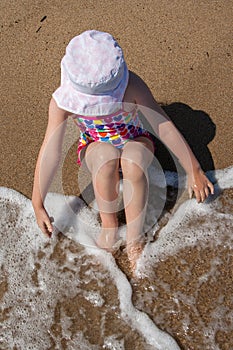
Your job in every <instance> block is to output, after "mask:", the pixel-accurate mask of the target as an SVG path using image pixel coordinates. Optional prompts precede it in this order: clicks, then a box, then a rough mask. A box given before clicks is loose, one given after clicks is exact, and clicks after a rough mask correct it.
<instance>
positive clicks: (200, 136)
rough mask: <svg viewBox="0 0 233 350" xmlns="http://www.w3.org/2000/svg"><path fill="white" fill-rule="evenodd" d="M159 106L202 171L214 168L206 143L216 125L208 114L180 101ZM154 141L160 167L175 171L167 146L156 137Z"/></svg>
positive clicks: (214, 131)
mask: <svg viewBox="0 0 233 350" xmlns="http://www.w3.org/2000/svg"><path fill="white" fill-rule="evenodd" d="M161 107H162V108H163V110H164V111H165V112H166V114H167V115H168V116H169V117H170V119H171V120H172V122H173V123H174V124H175V126H176V128H177V129H178V130H179V131H180V133H181V134H182V135H183V136H184V138H185V139H186V141H187V142H188V144H189V146H190V147H191V149H192V151H193V153H194V155H195V157H196V158H197V160H198V161H199V163H200V165H201V167H202V169H203V171H205V172H207V171H209V170H214V161H213V158H212V155H211V153H210V151H209V149H208V144H209V143H210V142H211V141H212V140H213V138H214V136H215V133H216V125H215V124H214V123H213V122H212V120H211V118H210V117H209V115H208V114H207V113H205V112H203V111H200V110H193V109H192V108H191V107H189V106H188V105H186V104H184V103H181V102H174V103H172V104H169V105H161ZM153 137H154V136H153ZM154 138H155V137H154ZM155 142H156V158H157V159H158V161H159V163H160V164H161V166H162V168H163V169H164V170H168V171H176V166H175V163H174V161H173V159H172V156H171V155H170V153H169V151H168V150H167V148H166V147H165V146H164V145H163V144H162V142H161V141H159V140H158V139H157V138H156V140H155Z"/></svg>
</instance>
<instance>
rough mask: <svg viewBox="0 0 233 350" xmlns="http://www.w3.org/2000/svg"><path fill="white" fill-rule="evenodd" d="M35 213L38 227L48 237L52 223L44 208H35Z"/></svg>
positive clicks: (51, 230) (50, 233)
mask: <svg viewBox="0 0 233 350" xmlns="http://www.w3.org/2000/svg"><path fill="white" fill-rule="evenodd" d="M35 214H36V220H37V224H38V226H39V228H40V229H41V231H42V232H43V233H44V234H45V235H46V236H47V237H49V238H50V237H51V235H52V232H53V225H52V223H51V219H50V217H49V216H48V214H47V212H46V210H45V209H44V208H40V209H37V210H35Z"/></svg>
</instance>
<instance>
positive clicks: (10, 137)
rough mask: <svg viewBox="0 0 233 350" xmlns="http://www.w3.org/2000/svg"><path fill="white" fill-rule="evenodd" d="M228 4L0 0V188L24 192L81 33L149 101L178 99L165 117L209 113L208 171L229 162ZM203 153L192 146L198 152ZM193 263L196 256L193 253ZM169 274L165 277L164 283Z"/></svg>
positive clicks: (72, 178) (70, 189)
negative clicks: (112, 40) (106, 46)
mask: <svg viewBox="0 0 233 350" xmlns="http://www.w3.org/2000/svg"><path fill="white" fill-rule="evenodd" d="M232 10H233V3H232V1H230V0H224V1H223V0H222V1H211V0H209V1H194V0H193V1H191V0H185V1H184V0H180V1H178V0H176V1H164V0H162V1H158V0H154V1H152V0H151V1H149V0H146V1H143V2H139V1H131V0H128V1H122V0H119V1H117V2H116V1H102V0H101V1H90V0H88V1H82V0H80V1H75V0H72V1H68V0H64V1H58V0H53V1H49V2H48V1H44V0H41V1H29V0H24V1H16V0H15V1H11V2H9V1H7V0H2V1H1V67H0V69H1V81H0V84H1V137H0V147H1V153H0V161H1V175H0V176H1V178H0V185H1V186H5V187H10V188H13V189H15V190H17V191H19V192H21V193H23V194H24V195H26V196H27V197H29V198H30V196H31V190H32V182H33V172H34V167H35V162H36V158H37V154H38V151H39V148H40V145H41V142H42V140H43V136H44V132H45V128H46V122H47V109H48V103H49V100H50V98H51V94H52V92H53V91H54V90H55V89H56V88H57V87H58V85H59V80H60V60H61V58H62V56H63V55H64V51H65V47H66V45H67V44H68V42H69V40H70V39H71V38H72V37H73V36H75V35H77V34H79V33H80V32H82V31H84V30H86V29H98V30H103V31H108V32H110V33H112V34H113V35H114V36H115V37H116V38H117V40H118V41H119V43H120V44H121V46H122V47H123V49H124V52H125V57H126V60H127V62H128V66H129V68H130V69H131V70H133V71H135V72H136V73H137V74H139V75H140V76H141V77H142V78H144V79H145V81H146V82H147V84H148V85H149V87H150V88H151V89H152V92H153V93H154V95H155V97H156V99H157V100H158V101H160V102H163V103H165V104H167V105H171V104H173V103H174V102H176V103H177V105H175V107H176V108H175V109H174V108H172V111H173V114H174V113H175V112H176V111H177V113H181V114H182V113H183V114H185V117H186V116H187V115H188V116H190V118H192V117H195V116H196V115H197V113H201V114H202V115H205V116H206V117H208V116H209V118H210V119H209V122H210V121H212V123H213V124H215V125H216V134H214V133H213V130H212V131H211V132H212V134H211V133H210V134H211V135H210V136H209V137H208V138H207V141H206V142H204V143H205V152H207V153H208V151H207V148H206V144H207V143H209V145H208V147H209V153H208V154H207V158H208V161H207V163H208V164H207V165H206V170H208V168H209V169H210V168H211V167H213V166H214V167H215V168H216V169H221V168H225V167H228V166H230V165H232V163H233V154H232V149H233V138H232V134H233V133H232V131H233V123H232V106H231V101H232V32H231V28H232V15H233V11H232ZM173 107H174V105H173ZM168 108H169V107H168ZM187 110H188V112H187ZM182 111H183V112H182ZM195 111H199V112H195ZM200 111H201V112H200ZM186 114H187V115H186ZM184 120H186V119H185V118H184ZM186 121H187V120H186ZM192 121H193V120H192V119H190V123H191V124H192ZM194 124H195V123H194ZM207 124H208V123H207ZM207 124H206V123H205V127H206V125H207ZM213 124H211V123H210V127H211V128H212V126H213ZM200 128H202V125H201V124H200ZM207 129H208V128H207ZM196 131H198V130H196ZM190 132H191V136H192V130H191V131H189V133H190ZM199 132H201V133H202V132H203V131H202V129H201V130H200V129H199ZM207 133H208V130H207ZM197 134H198V132H197ZM203 137H204V136H203ZM75 148H76V146H75V145H74V146H73V147H72V149H71V150H70V152H69V154H68V156H67V159H66V165H67V166H66V167H65V171H64V188H65V191H66V192H67V193H72V194H74V193H77V194H78V193H79V188H78V185H77V180H76V178H77V171H78V167H77V165H76V163H75V159H76V154H75ZM202 151H203V148H202V149H201V150H199V151H197V154H198V155H199V156H200V157H201V154H202ZM199 160H200V161H201V159H199ZM211 162H212V163H211ZM193 259H197V252H195V251H194V252H193ZM203 259H204V258H203ZM168 264H171V265H172V264H174V262H173V261H171V262H168ZM165 269H166V268H165ZM161 271H163V270H161ZM228 271H230V269H228ZM155 278H156V276H155ZM173 279H175V277H174V276H172V275H171V276H169V280H170V281H171V285H172V281H173ZM229 281H232V276H229ZM220 282H221V281H220ZM145 283H146V282H145ZM145 283H144V284H143V285H142V286H141V288H142V290H143V288H144V287H145V285H146V284H145ZM143 286H144V287H143ZM194 287H195V286H194ZM207 287H208V288H207V291H206V293H205V291H203V296H202V301H201V305H202V306H203V305H206V307H204V306H203V309H202V310H203V313H204V314H206V315H207V314H208V307H209V306H208V303H207V301H205V298H204V296H205V295H208V291H209V290H210V289H211V286H207ZM138 288H139V287H138ZM139 291H140V288H139ZM139 291H138V293H139ZM136 292H137V291H136ZM136 294H137V293H136ZM136 294H135V295H136ZM205 302H206V304H205ZM157 308H159V305H157ZM148 313H149V311H148ZM151 317H152V316H151ZM194 321H195V320H194ZM172 322H173V321H172V320H170V323H169V327H170V329H173V333H174V334H176V336H177V339H179V340H180V342H181V343H182V344H183V346H184V348H185V349H186V350H187V349H191V347H190V346H191V345H190V344H185V335H184V334H183V335H182V334H178V331H177V332H176V330H177V327H178V326H177V324H176V325H174V323H172ZM162 326H163V325H161V327H162ZM164 327H165V326H164ZM193 332H195V330H193ZM216 341H217V343H218V344H223V345H222V349H230V346H231V345H230V340H229V341H228V340H227V338H226V335H224V334H219V335H218V339H217V340H216ZM221 342H222V343H221ZM200 344H201V341H200ZM224 344H225V345H224ZM224 346H225V347H224ZM200 349H201V348H200Z"/></svg>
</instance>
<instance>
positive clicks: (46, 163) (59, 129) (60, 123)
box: [32, 98, 68, 237]
mask: <svg viewBox="0 0 233 350" xmlns="http://www.w3.org/2000/svg"><path fill="white" fill-rule="evenodd" d="M67 117H68V113H67V112H66V111H63V110H62V109H60V108H58V106H57V104H56V102H55V101H54V99H53V98H52V99H51V101H50V105H49V118H48V125H47V130H46V133H45V137H44V141H43V143H42V146H41V149H40V152H39V156H38V159H37V163H36V169H35V176H34V185H33V192H32V205H33V208H34V211H35V215H36V219H37V223H38V226H39V227H40V229H41V230H42V231H43V233H44V234H45V235H47V236H49V237H50V236H51V234H52V231H53V226H52V224H51V220H50V218H49V215H48V213H47V212H46V210H45V208H44V204H43V203H44V199H45V196H46V194H47V191H48V189H49V186H50V184H51V182H52V180H53V177H54V175H55V173H56V170H57V168H58V165H59V162H60V159H61V151H62V142H63V137H64V134H65V130H66V124H67Z"/></svg>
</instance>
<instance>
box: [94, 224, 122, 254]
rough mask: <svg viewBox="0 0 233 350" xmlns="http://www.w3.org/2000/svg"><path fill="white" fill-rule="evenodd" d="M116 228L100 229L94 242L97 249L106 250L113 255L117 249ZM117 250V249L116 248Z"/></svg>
mask: <svg viewBox="0 0 233 350" xmlns="http://www.w3.org/2000/svg"><path fill="white" fill-rule="evenodd" d="M117 231H118V228H117V227H113V228H103V227H102V228H101V232H100V234H99V236H98V238H97V240H96V244H97V246H98V247H99V248H101V249H104V250H106V251H107V252H110V253H112V254H113V253H114V252H115V251H116V250H117V249H116V248H117V247H116V243H117ZM118 249H119V248H118Z"/></svg>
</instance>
